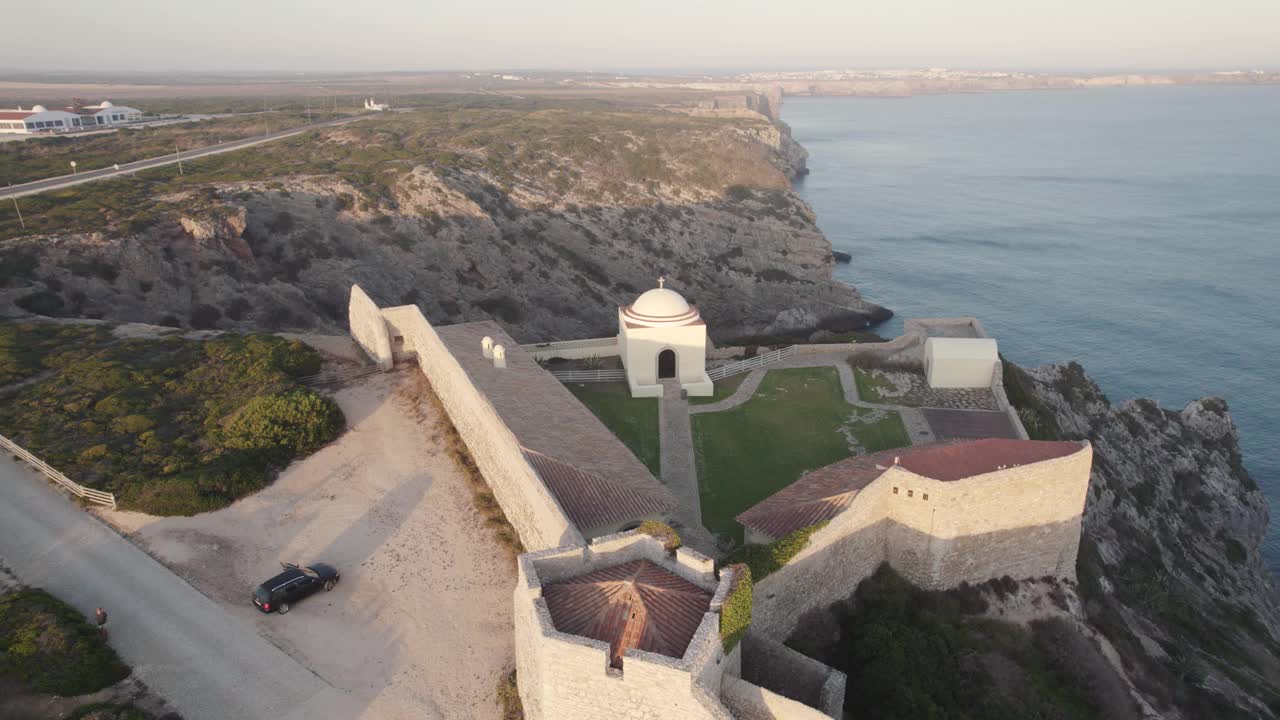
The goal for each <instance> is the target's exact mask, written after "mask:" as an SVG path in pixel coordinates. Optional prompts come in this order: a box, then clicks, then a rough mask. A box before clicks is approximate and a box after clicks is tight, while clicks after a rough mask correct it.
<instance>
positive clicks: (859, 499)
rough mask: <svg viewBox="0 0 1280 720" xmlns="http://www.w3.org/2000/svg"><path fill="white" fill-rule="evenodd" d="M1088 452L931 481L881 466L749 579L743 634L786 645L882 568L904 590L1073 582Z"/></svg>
mask: <svg viewBox="0 0 1280 720" xmlns="http://www.w3.org/2000/svg"><path fill="white" fill-rule="evenodd" d="M1092 462H1093V449H1092V448H1091V447H1089V446H1088V445H1085V446H1082V447H1081V449H1080V450H1079V451H1078V452H1075V453H1072V454H1071V455H1067V456H1065V457H1061V458H1057V459H1053V460H1046V461H1044V462H1039V463H1033V464H1030V465H1023V466H1018V467H1011V468H1006V469H1004V470H997V471H995V472H992V473H987V474H985V475H980V476H978V477H974V478H968V479H966V480H959V481H955V482H940V481H937V480H933V479H930V478H925V477H921V476H919V475H916V474H914V473H911V472H909V471H908V470H906V469H905V468H902V467H893V468H890V469H889V470H888V471H887V472H885V473H884V474H883V475H881V476H880V477H879V478H877V479H876V480H875V481H874V482H872V483H871V484H870V485H868V486H867V487H866V488H864V489H863V490H861V491H860V492H859V493H858V495H857V496H856V497H855V498H854V499H853V502H852V503H850V505H849V507H848V509H846V510H845V511H844V512H842V513H841V514H840V515H838V516H836V518H835V519H834V520H832V521H831V522H830V524H828V525H827V526H826V527H824V528H823V529H821V530H819V531H818V532H816V533H814V534H813V536H812V537H811V538H810V540H809V545H808V547H806V548H805V549H804V550H802V551H800V553H799V554H797V555H796V556H795V557H794V558H792V560H791V561H790V562H789V563H787V565H786V566H784V567H783V568H781V569H779V570H777V571H775V572H774V573H773V574H771V575H769V576H768V577H766V578H763V579H762V580H760V581H758V582H757V583H756V587H755V597H756V604H755V609H754V611H753V613H752V620H753V621H752V628H753V630H754V631H758V632H761V633H763V634H765V635H767V636H769V637H772V638H774V639H777V640H785V639H786V638H787V637H789V636H790V635H791V634H792V633H793V632H794V631H795V630H796V628H797V627H798V625H799V624H800V623H801V622H802V619H803V618H804V616H805V615H806V614H808V613H811V612H823V611H825V609H826V608H827V607H828V606H829V605H831V604H832V603H834V602H837V601H840V600H845V599H847V598H848V597H849V596H850V595H852V594H853V591H854V590H855V589H856V588H857V586H858V584H859V583H860V582H862V581H863V580H864V579H866V578H867V577H869V576H870V575H871V574H872V573H874V572H875V570H876V568H878V567H879V566H880V564H881V563H884V562H888V563H889V564H890V565H891V566H892V567H893V568H894V569H895V570H897V571H898V572H899V573H901V574H902V575H903V576H904V577H905V578H907V579H908V580H910V581H911V582H912V583H914V584H916V585H918V586H920V587H923V588H926V589H930V590H945V589H949V588H953V587H955V586H957V585H959V584H960V583H961V582H970V583H979V582H984V581H986V580H989V579H991V578H996V577H1003V576H1005V575H1008V576H1010V577H1013V578H1015V579H1025V578H1031V577H1043V576H1046V575H1049V576H1053V577H1059V578H1066V579H1071V580H1074V579H1075V562H1076V553H1077V551H1078V549H1079V543H1080V518H1081V515H1082V514H1083V512H1084V503H1085V497H1086V495H1087V494H1088V489H1089V471H1090V468H1091V466H1092Z"/></svg>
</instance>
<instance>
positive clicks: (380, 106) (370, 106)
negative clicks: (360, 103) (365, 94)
mask: <svg viewBox="0 0 1280 720" xmlns="http://www.w3.org/2000/svg"><path fill="white" fill-rule="evenodd" d="M364 109H365V110H374V111H377V112H383V111H385V110H390V109H391V106H390V105H388V104H387V103H380V102H374V101H373V98H365V101H364Z"/></svg>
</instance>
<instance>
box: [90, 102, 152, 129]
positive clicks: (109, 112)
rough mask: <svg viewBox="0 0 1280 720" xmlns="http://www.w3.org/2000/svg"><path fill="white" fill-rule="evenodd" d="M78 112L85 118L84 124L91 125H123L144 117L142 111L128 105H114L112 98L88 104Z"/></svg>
mask: <svg viewBox="0 0 1280 720" xmlns="http://www.w3.org/2000/svg"><path fill="white" fill-rule="evenodd" d="M77 112H78V113H80V114H81V115H82V116H83V117H84V118H86V119H85V120H84V121H83V124H84V125H85V126H86V127H89V126H101V125H121V124H124V123H132V122H138V121H139V120H141V119H142V111H141V110H139V109H138V108H133V107H129V106H127V105H114V104H112V102H111V101H110V100H103V101H102V102H100V103H98V104H97V105H86V106H84V107H82V108H78V109H77Z"/></svg>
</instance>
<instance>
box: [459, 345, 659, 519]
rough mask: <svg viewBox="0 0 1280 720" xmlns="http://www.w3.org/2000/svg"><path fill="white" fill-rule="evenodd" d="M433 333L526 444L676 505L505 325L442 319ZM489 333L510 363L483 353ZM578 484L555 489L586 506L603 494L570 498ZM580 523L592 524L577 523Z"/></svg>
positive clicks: (604, 511)
mask: <svg viewBox="0 0 1280 720" xmlns="http://www.w3.org/2000/svg"><path fill="white" fill-rule="evenodd" d="M436 332H437V334H439V336H440V339H441V341H442V342H444V344H445V346H446V347H448V348H449V351H450V352H451V353H452V354H453V356H454V359H456V360H457V361H458V364H460V365H461V366H462V369H463V370H464V371H465V372H466V373H467V376H468V377H469V378H470V379H471V382H472V383H473V384H474V385H475V387H476V389H478V390H479V391H480V392H481V393H482V394H483V395H484V396H485V397H486V398H487V399H488V401H489V403H490V404H491V405H492V406H493V408H494V410H496V411H497V412H498V415H499V416H500V417H501V418H502V421H503V423H504V424H506V426H507V428H509V429H510V430H511V432H512V434H514V435H515V436H516V440H517V441H518V442H519V443H520V445H521V446H522V447H523V448H524V449H525V450H531V451H533V452H537V453H541V454H543V455H545V456H547V457H548V458H553V459H554V460H555V461H557V462H559V463H561V464H563V465H567V466H570V467H573V468H576V469H577V470H578V471H580V472H583V473H586V474H589V475H594V476H596V477H599V478H607V479H608V481H609V482H610V483H611V484H613V485H616V486H617V487H619V488H625V489H628V490H631V491H633V492H635V493H637V494H639V495H643V496H645V497H654V498H661V499H663V500H664V501H665V502H667V503H670V504H671V505H672V506H674V505H675V499H674V497H673V496H672V495H671V493H670V491H668V490H667V488H666V486H665V485H663V484H662V483H661V482H659V481H658V480H657V479H656V478H655V477H654V476H653V474H652V473H650V472H649V469H648V468H647V467H645V465H644V463H642V462H640V460H638V459H637V458H636V456H635V455H634V454H632V452H631V451H630V450H628V449H627V446H626V445H623V444H622V441H621V440H619V439H618V437H617V436H616V435H614V434H613V433H612V432H611V431H610V430H609V428H607V427H605V426H604V423H602V422H600V419H599V418H597V417H596V416H595V415H594V414H593V413H592V412H591V411H590V410H589V409H587V407H586V406H585V405H583V404H582V403H581V402H580V401H579V400H578V398H576V397H574V396H573V393H571V392H569V389H568V388H566V387H565V386H564V384H563V383H561V382H560V381H559V380H556V378H555V376H553V375H552V374H551V373H549V372H547V371H546V370H545V369H543V367H542V366H540V365H538V363H537V361H536V360H534V358H533V356H532V355H530V354H529V353H528V352H525V351H524V350H523V349H521V348H520V346H519V345H518V344H517V343H516V341H514V340H512V339H511V336H509V335H507V333H506V332H505V331H504V330H503V329H502V327H501V326H500V325H498V324H497V323H495V322H493V321H491V320H486V321H482V322H473V323H465V324H462V325H445V326H441V327H437V328H436ZM486 335H487V336H489V337H491V338H493V341H494V343H495V344H498V345H503V346H504V347H505V348H506V351H507V367H506V368H503V369H499V368H495V367H494V366H493V361H492V360H489V359H486V358H485V357H484V355H483V354H481V352H480V340H481V338H483V337H485V336H486ZM575 487H583V486H581V485H576V484H575V483H573V482H570V483H567V484H566V485H565V488H566V489H567V490H568V491H569V493H568V494H565V495H561V494H560V493H556V495H557V499H558V500H559V501H560V503H561V505H563V506H566V510H567V506H570V505H576V504H578V501H579V500H581V501H582V503H583V505H584V506H585V505H587V504H591V503H594V502H595V498H598V497H600V496H598V495H592V496H589V497H585V498H575V497H572V492H573V489H574V488H575ZM553 492H555V491H554V490H553ZM596 510H597V511H598V512H599V513H600V514H601V515H610V516H612V515H611V512H612V510H611V509H610V508H607V507H603V508H597V509H596ZM591 514H594V513H591V512H586V513H584V516H586V515H591ZM649 514H650V513H648V512H645V513H643V514H641V515H636V516H634V517H628V518H622V520H634V519H639V518H641V517H644V516H646V515H649ZM578 529H579V530H589V529H591V528H590V527H582V526H579V528H578Z"/></svg>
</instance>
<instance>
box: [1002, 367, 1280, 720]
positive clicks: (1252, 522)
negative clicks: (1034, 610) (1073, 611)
mask: <svg viewBox="0 0 1280 720" xmlns="http://www.w3.org/2000/svg"><path fill="white" fill-rule="evenodd" d="M1011 379H1012V380H1013V381H1014V385H1017V386H1018V387H1017V388H1015V391H1014V393H1013V394H1014V395H1021V393H1020V392H1018V391H1019V390H1025V391H1026V393H1025V395H1022V398H1021V405H1022V413H1023V415H1024V417H1030V418H1031V419H1032V421H1033V422H1032V424H1033V425H1035V426H1036V427H1037V428H1038V430H1039V432H1040V433H1047V434H1057V435H1058V436H1060V437H1063V438H1082V439H1083V438H1087V439H1088V440H1090V441H1091V442H1092V443H1093V446H1094V467H1093V476H1092V482H1091V487H1090V492H1089V498H1088V502H1087V505H1086V508H1085V518H1084V536H1083V538H1082V542H1081V552H1080V560H1079V564H1078V572H1079V577H1080V588H1079V592H1080V596H1081V599H1082V600H1083V603H1084V609H1085V612H1086V614H1087V617H1088V621H1089V623H1090V624H1091V625H1092V626H1094V627H1095V628H1096V629H1098V630H1099V631H1101V632H1102V633H1103V634H1104V635H1105V636H1106V637H1107V639H1108V640H1109V641H1110V642H1111V644H1112V645H1113V646H1114V647H1115V649H1116V650H1117V651H1118V653H1119V654H1120V658H1121V660H1122V662H1123V665H1124V669H1125V671H1126V673H1127V674H1128V676H1129V678H1130V680H1131V681H1132V682H1133V684H1134V685H1135V686H1136V687H1137V689H1138V691H1139V692H1140V693H1141V694H1142V696H1143V697H1144V699H1145V700H1146V701H1147V702H1148V703H1149V705H1150V706H1151V708H1152V709H1153V710H1154V712H1155V713H1158V714H1159V715H1160V716H1162V717H1166V718H1187V719H1188V720H1190V719H1192V718H1210V717H1212V718H1255V717H1263V718H1271V717H1276V716H1277V713H1280V602H1278V601H1277V596H1276V591H1275V588H1274V586H1273V582H1272V577H1271V575H1270V573H1269V572H1268V571H1267V569H1266V567H1265V566H1264V565H1263V560H1262V556H1261V553H1260V546H1261V543H1262V540H1263V536H1264V533H1265V532H1266V527H1267V522H1268V510H1267V503H1266V500H1265V498H1264V497H1263V495H1262V493H1261V491H1260V490H1259V489H1258V486H1257V485H1256V484H1255V483H1254V481H1253V480H1252V478H1250V477H1249V474H1248V472H1247V471H1246V470H1245V468H1244V467H1243V465H1242V464H1241V458H1240V448H1239V445H1238V444H1237V438H1236V430H1235V426H1234V425H1233V424H1232V421H1231V415H1230V413H1229V412H1228V408H1227V404H1226V403H1225V402H1224V401H1222V400H1220V399H1218V398H1205V399H1202V400H1198V401H1196V402H1193V403H1191V404H1190V405H1188V406H1187V407H1186V408H1184V409H1182V410H1180V411H1172V410H1167V409H1164V408H1161V407H1160V406H1159V405H1157V404H1156V403H1153V402H1151V401H1149V400H1134V401H1130V402H1126V403H1124V404H1121V405H1112V404H1111V403H1110V402H1109V401H1108V400H1107V398H1106V397H1105V396H1104V395H1103V394H1102V393H1101V392H1100V391H1099V389H1098V387H1097V385H1096V384H1094V383H1093V381H1092V380H1090V379H1089V378H1088V377H1087V376H1086V375H1085V374H1084V371H1083V369H1082V368H1081V367H1080V366H1079V365H1078V364H1074V363H1073V364H1070V365H1061V366H1050V367H1042V368H1037V369H1033V370H1027V371H1022V370H1015V371H1014V372H1013V373H1012V378H1011Z"/></svg>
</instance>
